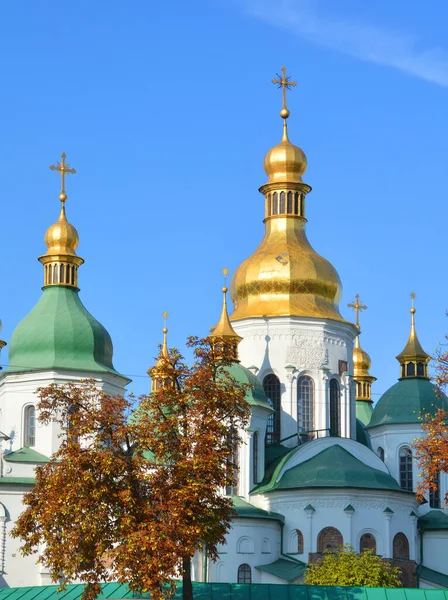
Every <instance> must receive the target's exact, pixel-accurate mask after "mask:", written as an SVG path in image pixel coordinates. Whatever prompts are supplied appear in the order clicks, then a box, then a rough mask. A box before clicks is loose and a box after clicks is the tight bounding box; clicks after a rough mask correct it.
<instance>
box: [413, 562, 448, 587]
mask: <svg viewBox="0 0 448 600" xmlns="http://www.w3.org/2000/svg"><path fill="white" fill-rule="evenodd" d="M417 575H418V577H419V578H420V579H426V581H430V582H431V583H435V584H436V585H441V586H442V587H444V588H448V575H445V574H444V573H439V571H434V570H433V569H428V567H424V566H418V567H417Z"/></svg>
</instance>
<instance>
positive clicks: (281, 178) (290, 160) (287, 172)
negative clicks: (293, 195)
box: [264, 120, 307, 183]
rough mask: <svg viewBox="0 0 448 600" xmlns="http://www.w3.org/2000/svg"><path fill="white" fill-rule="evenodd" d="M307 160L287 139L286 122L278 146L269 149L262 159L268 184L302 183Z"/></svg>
mask: <svg viewBox="0 0 448 600" xmlns="http://www.w3.org/2000/svg"><path fill="white" fill-rule="evenodd" d="M306 166H307V160H306V156H305V153H304V152H303V150H302V149H301V148H299V147H298V146H295V145H294V144H291V142H290V141H289V139H288V131H287V125H286V120H285V121H284V124H283V138H282V141H281V142H280V144H277V145H276V146H274V147H273V148H271V149H270V150H269V151H268V153H267V154H266V156H265V158H264V170H265V172H266V175H267V176H268V177H269V179H268V183H297V182H298V181H302V175H303V174H304V173H305V170H306Z"/></svg>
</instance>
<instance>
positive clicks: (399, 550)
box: [392, 532, 409, 559]
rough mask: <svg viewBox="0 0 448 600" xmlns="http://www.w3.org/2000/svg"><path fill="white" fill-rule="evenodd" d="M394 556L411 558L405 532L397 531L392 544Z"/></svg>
mask: <svg viewBox="0 0 448 600" xmlns="http://www.w3.org/2000/svg"><path fill="white" fill-rule="evenodd" d="M392 556H393V558H407V559H409V542H408V538H407V537H406V536H405V535H404V533H401V532H400V533H397V535H396V536H395V537H394V541H393V544H392Z"/></svg>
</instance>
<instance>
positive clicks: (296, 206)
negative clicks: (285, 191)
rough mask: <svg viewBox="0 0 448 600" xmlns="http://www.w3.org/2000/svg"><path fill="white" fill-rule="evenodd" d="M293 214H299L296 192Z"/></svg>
mask: <svg viewBox="0 0 448 600" xmlns="http://www.w3.org/2000/svg"><path fill="white" fill-rule="evenodd" d="M294 214H295V215H298V214H299V193H298V192H296V193H295V194H294Z"/></svg>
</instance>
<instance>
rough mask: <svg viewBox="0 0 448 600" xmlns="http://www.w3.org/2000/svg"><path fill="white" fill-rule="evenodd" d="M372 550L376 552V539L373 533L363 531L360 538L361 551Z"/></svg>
mask: <svg viewBox="0 0 448 600" xmlns="http://www.w3.org/2000/svg"><path fill="white" fill-rule="evenodd" d="M363 550H372V551H373V553H374V554H376V539H375V536H374V535H373V534H372V533H363V534H362V536H361V539H360V540H359V551H360V552H362V551H363Z"/></svg>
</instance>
